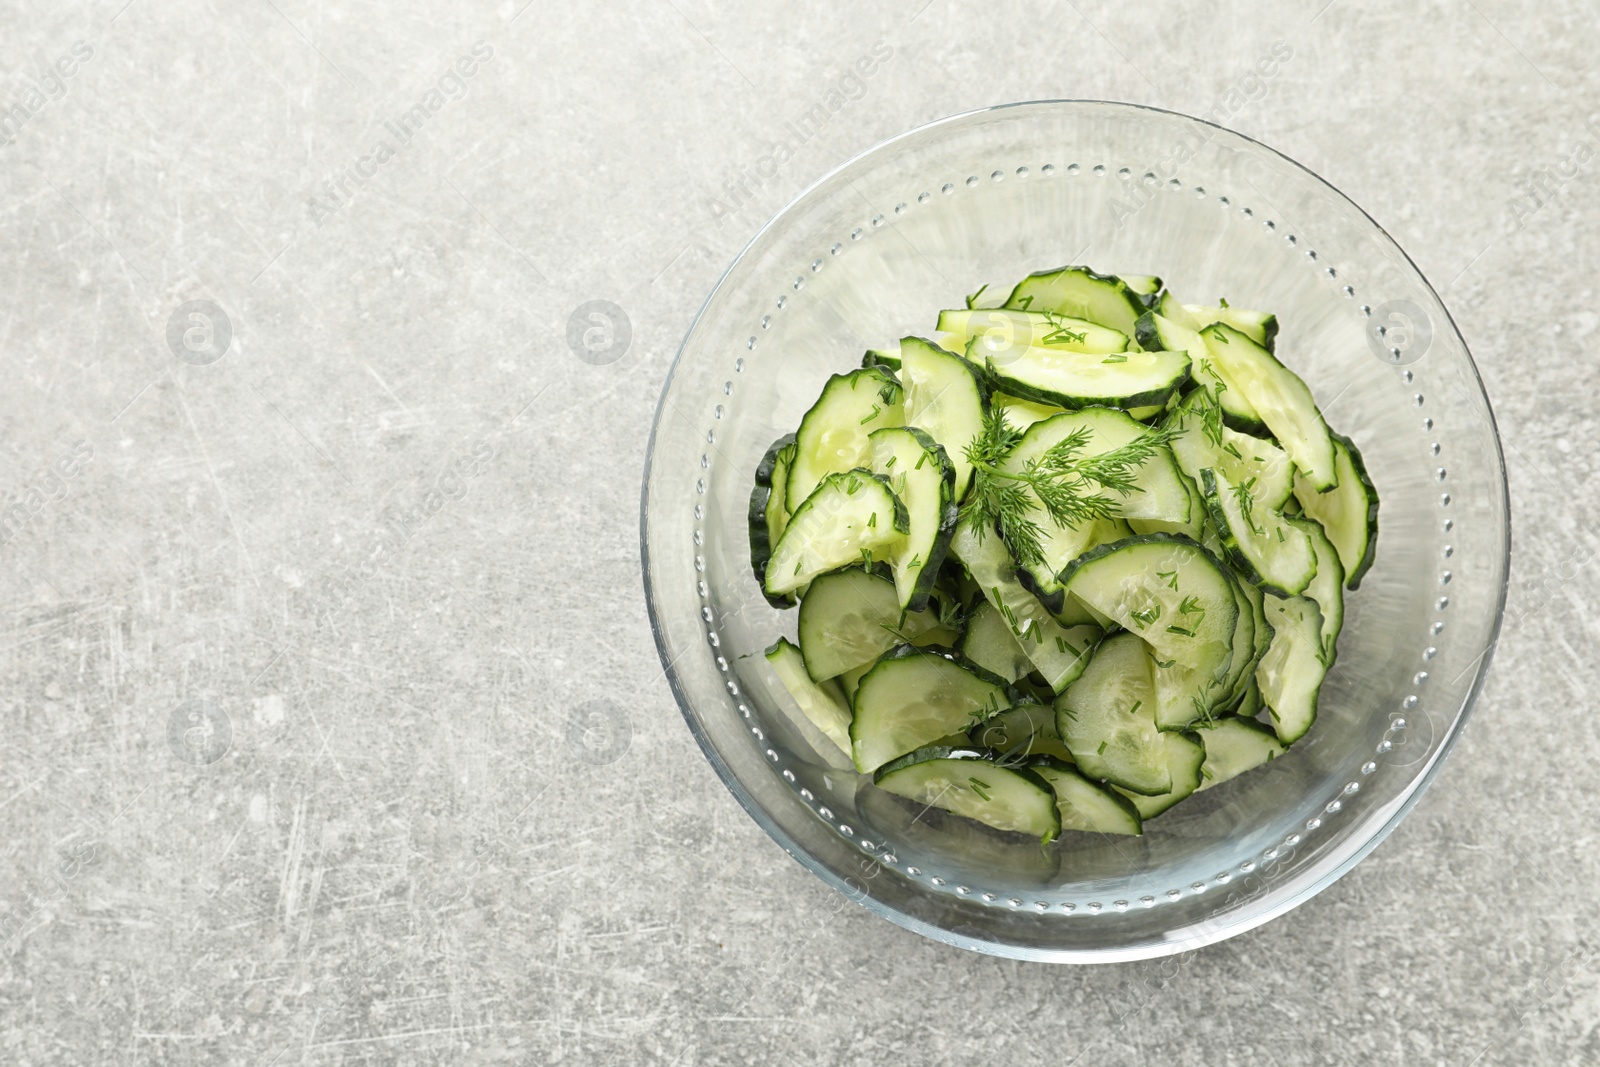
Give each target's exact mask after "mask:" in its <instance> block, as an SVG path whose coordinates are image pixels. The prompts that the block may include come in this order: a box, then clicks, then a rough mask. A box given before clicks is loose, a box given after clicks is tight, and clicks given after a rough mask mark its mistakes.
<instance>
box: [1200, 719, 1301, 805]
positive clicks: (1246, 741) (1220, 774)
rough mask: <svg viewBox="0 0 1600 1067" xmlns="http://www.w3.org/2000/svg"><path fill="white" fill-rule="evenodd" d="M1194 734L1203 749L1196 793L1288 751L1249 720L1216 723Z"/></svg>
mask: <svg viewBox="0 0 1600 1067" xmlns="http://www.w3.org/2000/svg"><path fill="white" fill-rule="evenodd" d="M1195 732H1196V733H1197V734H1198V735H1199V737H1200V741H1201V743H1202V744H1203V745H1205V749H1206V759H1205V763H1203V764H1202V765H1201V767H1200V777H1201V779H1202V781H1201V783H1200V790H1199V791H1204V790H1207V789H1210V788H1211V787H1212V786H1214V785H1221V784H1222V783H1223V782H1226V781H1229V780H1230V779H1233V778H1237V777H1238V776H1239V775H1241V774H1243V773H1244V772H1245V771H1250V770H1254V769H1255V768H1257V767H1259V766H1261V765H1262V764H1264V763H1270V762H1272V761H1273V760H1275V759H1277V758H1278V757H1279V756H1281V755H1283V754H1284V753H1285V752H1287V751H1289V750H1288V748H1287V747H1286V746H1285V745H1283V744H1282V743H1281V742H1279V740H1278V739H1277V738H1276V737H1274V736H1273V733H1272V731H1271V730H1269V729H1267V728H1266V727H1265V726H1262V725H1261V724H1260V723H1258V722H1255V721H1254V720H1251V719H1238V718H1232V719H1219V720H1218V721H1217V722H1216V723H1214V724H1213V725H1211V726H1208V727H1206V728H1205V729H1203V730H1197V731H1195Z"/></svg>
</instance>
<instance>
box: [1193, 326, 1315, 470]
mask: <svg viewBox="0 0 1600 1067" xmlns="http://www.w3.org/2000/svg"><path fill="white" fill-rule="evenodd" d="M1200 336H1201V337H1202V338H1204V339H1205V342H1206V349H1207V351H1209V352H1210V353H1211V359H1212V362H1214V363H1215V364H1216V365H1217V366H1219V367H1221V368H1222V370H1223V371H1224V372H1225V373H1226V374H1227V376H1228V378H1229V380H1230V381H1232V382H1233V383H1234V384H1235V386H1236V387H1237V388H1238V389H1239V391H1240V392H1242V393H1243V394H1244V397H1245V399H1246V400H1248V401H1250V403H1251V405H1252V406H1253V407H1254V408H1255V409H1256V411H1257V412H1259V413H1260V415H1261V421H1262V422H1264V423H1266V426H1267V429H1269V430H1271V431H1272V436H1274V437H1276V438H1277V439H1278V444H1279V445H1281V446H1282V448H1283V450H1284V451H1285V452H1287V453H1288V454H1289V458H1290V459H1291V460H1293V461H1294V465H1295V466H1296V467H1298V468H1299V469H1300V470H1301V471H1302V472H1303V473H1304V474H1305V476H1306V480H1307V481H1309V482H1310V483H1311V485H1312V487H1313V488H1315V489H1316V490H1317V491H1318V492H1323V491H1326V490H1328V489H1332V488H1333V487H1334V486H1335V485H1337V484H1338V481H1339V477H1338V474H1337V473H1336V471H1335V469H1334V460H1333V438H1332V437H1331V436H1329V434H1328V424H1327V423H1326V422H1324V421H1323V419H1322V412H1320V411H1318V410H1317V402H1316V400H1314V399H1313V398H1312V396H1311V389H1310V388H1309V387H1308V386H1307V385H1306V383H1305V382H1304V381H1302V380H1301V379H1300V376H1299V375H1298V374H1295V373H1294V372H1293V371H1291V370H1289V368H1287V367H1285V366H1284V365H1283V364H1282V363H1279V362H1278V359H1277V357H1276V356H1274V355H1273V354H1272V353H1271V352H1269V351H1267V350H1266V349H1265V348H1263V347H1262V346H1261V345H1259V344H1257V343H1256V342H1255V341H1252V340H1251V339H1250V338H1248V337H1246V336H1245V335H1244V334H1242V333H1240V332H1239V331H1238V330H1236V329H1234V328H1233V327H1231V326H1227V325H1225V324H1223V323H1220V322H1217V323H1212V324H1211V325H1210V326H1207V327H1206V328H1205V329H1203V330H1201V331H1200Z"/></svg>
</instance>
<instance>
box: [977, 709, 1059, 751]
mask: <svg viewBox="0 0 1600 1067" xmlns="http://www.w3.org/2000/svg"><path fill="white" fill-rule="evenodd" d="M967 737H968V738H969V739H970V741H971V743H972V744H974V745H976V746H978V747H979V748H983V749H988V750H990V751H992V752H998V753H1000V755H1001V757H1002V758H1003V759H1005V760H1013V759H1019V758H1021V757H1023V756H1039V755H1045V756H1054V757H1055V758H1057V759H1060V760H1065V761H1067V762H1068V763H1071V762H1072V750H1071V749H1069V748H1067V746H1066V745H1064V744H1062V742H1061V735H1060V734H1058V733H1056V710H1055V708H1053V707H1051V706H1050V705H1048V704H1016V705H1013V706H1012V707H1009V708H1007V709H1006V710H1005V711H1002V712H1001V713H1000V714H998V715H996V716H995V717H994V718H992V719H990V720H989V721H988V722H984V723H980V724H978V725H977V726H974V727H973V728H972V729H971V731H969V732H968V734H967Z"/></svg>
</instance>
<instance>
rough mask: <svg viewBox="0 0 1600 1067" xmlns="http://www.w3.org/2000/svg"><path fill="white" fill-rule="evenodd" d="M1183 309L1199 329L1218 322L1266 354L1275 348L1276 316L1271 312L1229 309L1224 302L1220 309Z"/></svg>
mask: <svg viewBox="0 0 1600 1067" xmlns="http://www.w3.org/2000/svg"><path fill="white" fill-rule="evenodd" d="M1183 309H1184V310H1185V311H1187V312H1188V313H1189V315H1190V316H1191V317H1192V318H1193V319H1194V320H1195V321H1196V322H1198V323H1199V324H1200V327H1205V326H1210V325H1211V324H1212V323H1214V322H1220V323H1222V324H1223V325H1225V326H1232V327H1233V328H1234V329H1235V330H1238V331H1239V332H1240V333H1242V334H1244V335H1245V336H1246V337H1248V338H1250V340H1252V341H1254V342H1255V343H1256V344H1258V345H1261V346H1262V347H1263V348H1265V349H1266V350H1267V351H1268V352H1271V351H1272V350H1273V349H1274V348H1276V347H1277V340H1278V316H1276V315H1274V314H1272V313H1271V312H1267V311H1251V310H1250V309H1249V308H1236V307H1229V306H1228V305H1227V303H1226V302H1224V303H1223V305H1222V306H1221V307H1206V306H1203V305H1201V304H1185V305H1183ZM1200 327H1197V328H1200Z"/></svg>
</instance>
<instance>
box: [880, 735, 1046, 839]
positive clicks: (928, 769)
mask: <svg viewBox="0 0 1600 1067" xmlns="http://www.w3.org/2000/svg"><path fill="white" fill-rule="evenodd" d="M872 781H873V784H874V785H876V786H877V787H878V788H879V789H883V790H886V791H888V792H890V793H893V794H895V795H896V796H902V797H905V798H906V799H907V800H911V801H915V802H917V803H919V804H928V805H931V806H933V807H936V808H943V809H944V810H945V811H948V812H953V813H954V814H956V815H964V816H966V817H967V818H969V819H975V820H977V821H978V822H981V823H983V824H984V825H985V826H992V827H994V828H995V829H996V830H1011V831H1014V832H1016V833H1020V834H1028V835H1029V836H1030V837H1037V838H1038V839H1039V841H1040V843H1041V844H1049V843H1050V842H1051V841H1054V840H1055V839H1056V838H1057V837H1058V836H1060V834H1061V815H1060V812H1059V811H1058V809H1057V807H1056V794H1055V790H1053V789H1051V788H1050V786H1049V785H1048V784H1047V783H1046V782H1045V780H1044V779H1043V778H1040V777H1039V776H1038V775H1037V774H1035V773H1034V772H1033V771H1032V770H1030V769H1029V768H1027V767H1001V766H999V765H998V764H996V763H995V762H994V761H993V759H992V758H991V754H990V753H987V752H980V751H978V750H976V749H963V748H946V747H943V746H937V747H929V748H923V749H920V750H918V751H916V752H912V753H910V754H909V755H907V756H904V757H903V758H901V759H897V760H895V761H894V762H893V763H890V764H888V765H887V766H885V767H883V768H882V769H881V770H879V771H878V772H877V774H876V775H874V776H873V779H872Z"/></svg>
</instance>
